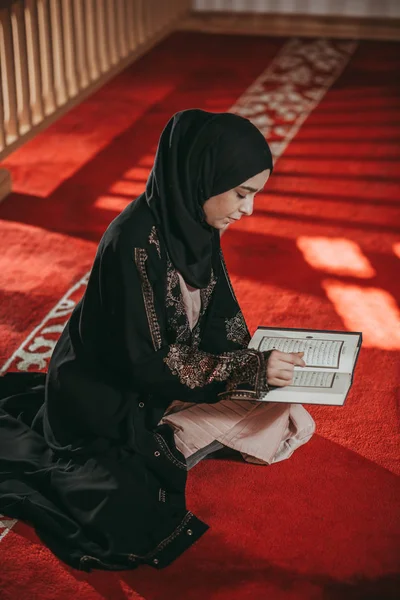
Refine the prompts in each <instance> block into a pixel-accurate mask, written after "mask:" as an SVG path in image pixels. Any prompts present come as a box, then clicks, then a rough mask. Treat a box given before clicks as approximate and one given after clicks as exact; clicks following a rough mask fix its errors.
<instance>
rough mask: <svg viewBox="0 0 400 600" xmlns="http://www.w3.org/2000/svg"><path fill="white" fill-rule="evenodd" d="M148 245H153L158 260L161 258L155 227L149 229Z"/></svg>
mask: <svg viewBox="0 0 400 600" xmlns="http://www.w3.org/2000/svg"><path fill="white" fill-rule="evenodd" d="M149 244H154V245H155V247H156V249H157V254H158V258H161V249H160V240H159V239H158V235H157V229H156V228H155V225H153V227H152V228H151V231H150V235H149Z"/></svg>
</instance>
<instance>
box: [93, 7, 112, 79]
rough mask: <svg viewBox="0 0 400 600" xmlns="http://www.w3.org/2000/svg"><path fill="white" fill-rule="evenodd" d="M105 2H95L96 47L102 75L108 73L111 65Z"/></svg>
mask: <svg viewBox="0 0 400 600" xmlns="http://www.w3.org/2000/svg"><path fill="white" fill-rule="evenodd" d="M106 2H107V0H97V2H96V45H97V55H98V57H99V64H100V70H101V72H102V73H105V72H106V71H108V69H109V67H110V64H111V60H110V55H109V47H108V40H107V38H108V36H107V25H106V19H107V12H106Z"/></svg>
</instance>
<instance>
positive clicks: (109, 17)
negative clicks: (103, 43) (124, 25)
mask: <svg viewBox="0 0 400 600" xmlns="http://www.w3.org/2000/svg"><path fill="white" fill-rule="evenodd" d="M106 9H107V12H106V23H107V29H106V36H107V37H108V48H109V56H110V62H111V64H112V65H115V64H116V63H117V62H118V60H119V56H118V48H117V31H116V15H115V2H114V1H113V0H107V2H106Z"/></svg>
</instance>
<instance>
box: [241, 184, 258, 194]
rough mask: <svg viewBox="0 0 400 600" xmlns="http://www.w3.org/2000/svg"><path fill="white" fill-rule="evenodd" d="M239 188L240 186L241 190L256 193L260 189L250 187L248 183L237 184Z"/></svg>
mask: <svg viewBox="0 0 400 600" xmlns="http://www.w3.org/2000/svg"><path fill="white" fill-rule="evenodd" d="M239 187H240V188H242V189H243V190H249V192H254V193H257V192H259V191H260V190H257V189H256V188H253V187H250V186H249V185H239Z"/></svg>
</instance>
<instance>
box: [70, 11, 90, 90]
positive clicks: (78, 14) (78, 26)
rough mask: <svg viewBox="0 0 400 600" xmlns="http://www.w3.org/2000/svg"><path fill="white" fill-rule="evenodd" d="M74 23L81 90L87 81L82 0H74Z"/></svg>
mask: <svg viewBox="0 0 400 600" xmlns="http://www.w3.org/2000/svg"><path fill="white" fill-rule="evenodd" d="M73 7H74V24H75V43H76V65H77V72H78V84H79V88H80V89H81V90H83V89H85V88H86V87H87V85H88V83H89V75H88V68H87V56H86V40H85V36H86V27H85V12H84V10H83V5H82V0H74V4H73Z"/></svg>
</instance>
